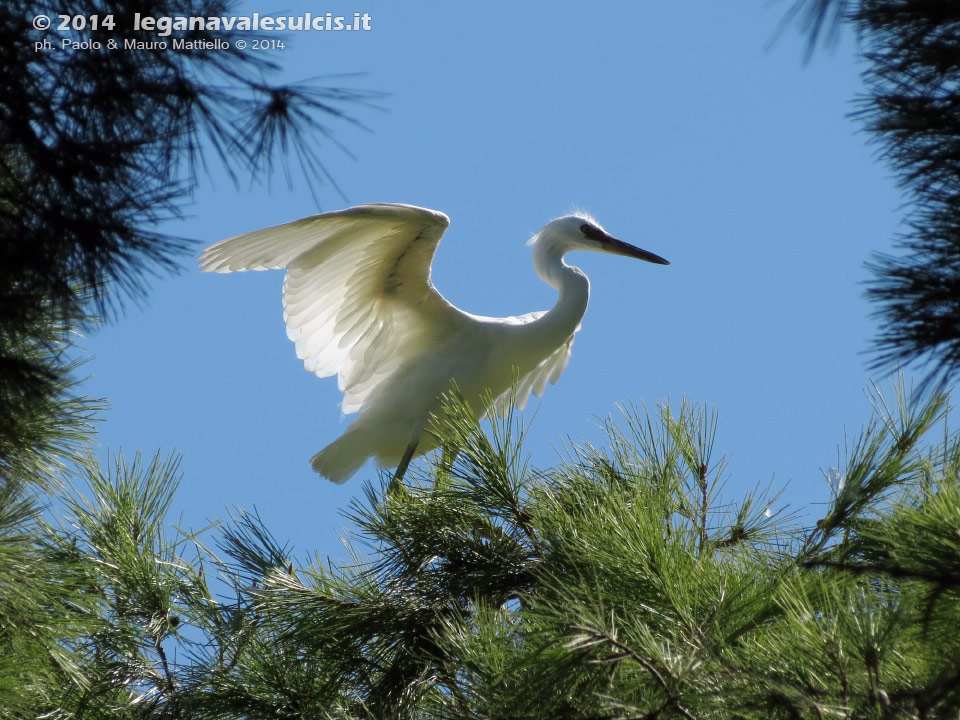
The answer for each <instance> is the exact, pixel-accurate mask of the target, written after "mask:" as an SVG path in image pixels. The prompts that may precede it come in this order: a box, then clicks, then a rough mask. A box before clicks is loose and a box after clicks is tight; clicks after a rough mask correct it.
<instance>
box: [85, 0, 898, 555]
mask: <svg viewBox="0 0 960 720" xmlns="http://www.w3.org/2000/svg"><path fill="white" fill-rule="evenodd" d="M789 5H790V3H789V2H786V1H785V2H779V3H764V2H756V3H732V4H731V3H716V2H712V1H706V0H701V1H699V2H687V3H621V2H616V3H614V2H598V3H594V4H593V5H592V6H591V8H590V9H586V7H585V6H583V5H582V4H580V3H572V2H567V3H563V2H550V3H547V2H528V3H524V4H522V5H518V4H515V3H508V2H486V3H483V4H479V3H450V2H444V3H441V2H421V3H406V4H403V5H401V4H400V3H396V2H381V1H380V0H363V2H360V1H359V0H354V2H349V3H348V2H339V1H337V2H331V3H328V4H326V5H325V6H324V7H323V11H325V12H326V11H329V12H333V13H335V14H343V15H347V16H352V15H353V13H354V12H367V13H369V14H370V16H371V27H372V29H371V31H369V32H365V33H346V32H343V33H325V32H302V33H296V34H290V35H288V36H287V37H285V38H284V40H285V41H286V45H287V47H286V49H285V50H276V51H268V52H269V55H270V57H271V59H274V60H275V61H276V62H277V63H279V64H280V65H282V67H283V71H282V77H283V78H284V79H287V80H291V81H297V80H304V79H308V78H315V77H317V76H321V75H330V74H337V73H355V72H360V73H364V75H363V76H360V77H352V78H338V79H335V80H331V81H330V82H331V83H337V84H343V85H350V86H352V87H356V88H360V89H365V90H378V91H383V92H385V93H388V95H387V96H386V97H384V98H382V100H380V101H379V104H380V105H381V106H382V108H383V109H382V110H375V109H363V108H355V112H356V114H357V116H358V118H359V119H360V120H362V121H363V123H364V124H365V125H366V126H367V127H368V128H369V131H366V130H362V129H359V128H356V127H353V126H350V125H347V124H339V125H337V124H334V125H333V128H334V129H335V131H336V135H337V138H338V139H339V140H340V141H341V142H342V143H343V144H344V145H345V146H346V147H348V148H349V149H350V151H351V152H352V153H353V154H354V155H355V158H353V159H352V158H350V157H348V156H347V155H345V154H344V153H343V152H341V151H340V150H338V149H337V148H336V147H334V146H332V145H330V146H328V147H327V152H326V155H325V160H326V164H327V167H328V169H329V170H330V172H331V173H332V174H333V175H334V177H335V178H336V180H337V182H338V183H339V184H340V186H341V187H342V189H343V191H344V193H345V194H346V196H347V200H343V199H342V198H341V197H339V196H338V195H337V194H336V193H335V192H334V191H333V189H332V188H330V187H329V186H328V187H325V188H322V189H321V192H320V200H321V203H322V209H324V210H333V209H338V208H340V207H344V206H347V205H353V204H359V203H363V202H378V201H379V202H406V203H413V204H417V205H423V206H427V207H431V208H436V209H439V210H442V211H443V212H445V213H447V214H448V215H449V216H450V218H451V220H452V222H451V226H450V229H449V230H448V231H447V235H446V237H445V238H444V240H443V242H442V243H441V245H440V248H439V250H438V254H437V257H436V260H435V262H434V281H435V284H436V285H437V287H438V289H439V290H440V291H441V292H442V293H444V294H445V295H446V296H447V298H448V299H450V300H451V301H452V302H453V303H455V304H456V305H458V306H460V307H462V308H464V309H466V310H469V311H471V312H475V313H479V314H485V315H515V314H519V313H524V312H528V311H531V310H538V309H545V308H548V307H550V305H551V304H552V303H553V300H554V291H553V290H552V289H551V288H549V287H548V286H546V285H545V284H543V283H542V282H541V281H540V280H539V279H538V278H537V277H536V275H535V274H534V272H533V268H532V265H531V262H530V249H529V248H528V247H527V246H526V245H525V242H526V240H527V239H528V238H529V237H530V235H531V234H532V233H533V232H535V231H536V230H538V229H539V228H540V227H541V226H542V225H543V224H545V223H546V222H547V221H548V220H550V219H551V218H553V217H556V216H558V215H561V214H565V213H567V212H568V211H570V210H571V209H573V208H575V207H579V208H584V209H586V210H589V211H590V212H591V213H592V214H594V215H595V216H596V217H597V218H598V220H599V221H600V222H601V223H602V224H603V225H604V226H605V227H606V229H607V230H608V231H609V232H610V233H611V234H613V235H614V236H616V237H619V238H621V239H623V240H626V241H628V242H631V243H633V244H636V245H639V246H640V247H643V248H646V249H648V250H651V251H653V252H655V253H658V254H660V255H663V256H664V257H666V258H668V259H669V260H670V261H671V262H672V265H671V266H670V267H660V266H654V265H648V264H645V263H639V262H634V261H631V260H628V259H625V258H617V257H613V256H605V255H597V254H587V253H581V254H578V255H572V256H570V257H569V258H568V259H569V261H571V262H572V263H574V264H576V265H578V266H580V267H581V268H582V269H583V270H584V271H585V272H586V273H587V274H588V275H589V277H590V279H591V283H592V296H591V301H590V307H589V308H588V310H587V314H586V317H585V318H584V322H583V329H582V330H581V332H580V333H579V334H578V335H577V339H576V343H575V345H574V349H573V356H572V359H571V362H570V364H569V366H568V368H567V370H566V372H565V373H564V375H563V377H562V378H561V379H560V382H559V383H558V384H557V385H556V386H550V387H548V389H547V392H546V393H545V394H544V397H543V398H542V399H541V400H540V402H539V403H537V402H531V404H530V406H529V407H528V411H527V413H526V415H527V417H529V416H530V415H531V411H533V410H536V417H535V419H534V422H533V426H532V428H531V432H530V434H529V437H528V442H527V445H526V449H527V451H528V452H529V453H530V454H531V461H532V463H533V464H534V465H536V466H540V467H544V466H548V465H550V464H552V463H554V462H555V460H556V459H557V448H559V447H560V445H561V444H562V442H563V441H564V440H565V439H566V438H568V437H569V438H570V439H572V440H574V441H581V440H589V441H592V442H599V441H600V440H601V434H600V432H599V431H598V430H597V428H596V420H597V418H601V417H603V416H606V415H608V414H610V413H614V412H616V403H626V402H630V401H633V402H639V401H643V402H645V403H647V404H648V405H649V406H651V407H652V406H654V405H655V404H656V403H657V402H660V401H665V400H668V399H669V400H670V401H671V402H673V403H679V401H680V400H681V398H682V397H683V396H688V397H690V398H691V399H692V400H694V401H696V402H699V403H704V404H706V405H707V406H708V407H716V408H717V410H718V413H719V432H718V436H717V442H716V446H715V448H716V453H717V455H718V456H719V455H720V454H726V455H728V456H729V457H730V464H729V466H728V471H727V474H728V475H729V482H728V492H729V493H731V494H734V495H739V494H742V493H743V492H746V491H748V490H750V489H752V488H754V487H755V486H756V485H758V484H760V485H766V484H768V483H770V482H771V481H772V482H773V485H774V486H775V487H780V486H783V485H787V486H788V487H787V490H786V492H785V494H784V496H783V501H784V502H786V503H789V504H790V506H791V508H793V509H804V508H805V509H806V510H807V511H808V512H809V513H811V514H815V513H817V512H819V509H818V507H817V504H818V503H823V502H825V501H826V499H827V497H828V488H827V484H826V482H825V481H824V480H823V477H822V475H821V469H826V468H827V467H830V466H836V465H837V464H838V460H837V458H838V445H840V444H842V442H843V438H844V433H845V432H846V433H847V435H848V436H853V435H855V434H856V431H857V430H858V429H859V428H860V426H861V425H862V424H863V423H864V422H865V421H866V419H867V418H868V416H869V404H868V402H867V400H866V398H865V396H864V389H865V388H866V387H867V386H868V385H869V382H870V378H871V375H870V373H869V372H868V369H867V360H868V357H867V356H866V355H865V354H864V352H865V351H866V350H868V348H869V339H870V337H871V336H872V333H873V332H874V329H875V325H874V322H873V321H872V320H871V319H870V317H869V315H870V312H871V307H870V306H869V304H868V303H867V302H866V300H865V299H864V297H863V291H864V285H863V283H864V281H865V280H866V279H868V277H869V275H868V273H867V271H866V270H865V269H864V262H865V261H866V260H867V259H868V258H869V256H870V254H871V252H874V251H884V250H889V249H890V244H891V239H892V238H893V237H894V235H895V233H896V231H897V229H898V227H899V223H900V219H901V210H900V209H899V206H900V204H901V197H900V195H899V193H898V191H897V190H896V188H895V187H894V184H893V182H892V180H891V179H890V177H889V173H888V171H887V169H886V168H885V167H884V166H883V165H882V163H879V162H878V161H876V159H875V158H874V150H873V149H872V148H871V147H869V146H868V144H867V140H868V138H867V136H866V135H865V134H864V133H863V132H861V131H860V129H859V127H858V125H857V124H856V122H855V121H853V120H851V119H850V118H848V117H847V114H848V113H849V112H850V111H851V110H852V109H853V106H852V105H851V100H852V99H853V98H854V97H855V95H856V94H857V93H859V92H861V91H862V86H861V83H860V80H859V77H858V72H859V68H858V65H857V62H856V58H855V46H854V43H853V41H852V39H851V38H850V37H849V36H848V37H846V38H844V39H843V41H842V42H841V44H840V45H839V46H838V47H837V48H836V49H834V50H832V51H824V50H821V51H819V52H817V53H816V54H815V55H814V57H813V59H812V61H811V62H810V63H809V64H806V65H804V64H803V62H802V57H803V39H802V38H801V37H800V36H799V34H798V33H797V32H796V30H795V29H792V28H788V29H787V30H786V31H785V32H784V33H783V34H782V35H780V36H779V38H778V39H777V40H776V41H775V42H774V43H773V44H772V46H770V42H771V39H772V38H774V36H775V34H776V32H777V29H778V28H779V26H780V22H781V19H782V17H783V14H784V13H785V12H786V10H787V8H788V6H789ZM255 11H258V12H262V13H266V12H276V11H277V10H276V8H275V7H273V6H269V7H268V6H266V5H263V4H258V3H255V2H254V3H245V4H241V5H240V6H239V7H238V8H237V14H243V13H252V12H255ZM306 11H313V12H317V8H316V7H314V6H312V5H311V4H310V3H295V2H290V3H288V4H287V6H285V7H284V8H283V12H284V13H287V12H289V13H293V14H296V13H301V12H306ZM768 46H769V47H768ZM259 180H262V178H254V179H252V181H251V183H249V184H247V183H246V182H244V183H243V184H242V186H241V187H239V188H237V187H234V186H233V185H232V184H231V183H230V182H229V181H228V180H226V179H224V178H223V177H222V176H220V175H218V176H216V177H214V178H213V179H212V180H211V181H209V182H204V183H203V184H202V186H201V187H200V188H199V190H198V192H197V193H196V195H195V198H194V202H193V203H192V204H191V205H190V206H189V207H188V208H187V211H188V213H189V217H187V218H186V219H185V220H183V221H182V222H178V223H176V224H171V225H169V226H167V227H165V229H166V230H167V231H170V232H174V233H176V234H178V235H184V236H188V237H191V238H195V239H197V240H198V241H199V244H198V247H197V251H198V252H199V251H200V250H201V249H202V247H204V246H206V245H208V244H210V243H212V242H215V241H217V240H220V239H222V238H225V237H228V236H231V235H235V234H238V233H242V232H247V231H251V230H255V229H259V228H262V227H266V226H270V225H274V224H278V223H281V222H285V221H288V220H293V219H296V218H299V217H302V216H305V215H309V214H312V213H314V212H316V211H317V207H316V205H315V203H314V201H313V199H312V197H311V194H310V192H309V190H308V189H307V187H306V185H305V184H304V183H303V182H301V181H299V180H297V179H295V180H294V183H293V186H292V187H288V186H287V184H286V183H285V182H284V181H283V179H282V177H277V178H274V181H273V182H272V183H269V184H268V183H266V182H258V181H259ZM281 282H282V273H279V272H273V273H240V274H233V275H226V276H223V275H203V274H201V273H200V272H199V270H198V269H197V268H196V266H195V263H194V262H193V261H192V260H190V259H187V260H185V262H184V271H183V272H182V273H181V274H180V275H179V276H177V277H174V278H167V279H162V280H158V281H156V282H155V283H154V284H153V290H152V292H151V294H150V298H149V302H148V304H147V305H146V306H145V307H144V308H140V309H138V308H134V307H131V308H129V310H128V312H127V315H126V317H124V318H122V319H121V320H119V321H117V322H116V323H114V324H112V325H110V326H108V327H106V328H104V329H103V330H101V331H99V332H98V333H96V334H95V335H92V336H91V337H89V338H87V339H86V342H85V347H86V348H87V350H88V351H89V353H90V354H91V355H92V356H93V358H94V359H92V360H91V361H90V363H89V364H88V365H87V366H86V370H87V372H88V373H89V374H90V378H89V380H88V381H87V383H86V391H87V392H88V393H89V394H91V395H95V396H104V397H106V398H108V399H109V401H110V403H111V408H110V409H109V410H108V411H107V412H105V413H104V415H103V423H102V424H101V427H100V435H99V443H100V446H101V450H102V452H103V453H104V455H106V453H107V452H108V451H117V450H121V449H122V450H123V452H124V453H126V454H132V453H133V452H134V451H136V450H138V449H140V450H143V452H144V453H146V454H148V455H150V454H152V453H153V452H155V451H156V450H157V449H161V450H163V451H164V452H173V451H177V452H179V453H181V454H182V455H183V462H182V470H183V472H184V479H183V482H182V485H181V489H180V492H179V495H178V501H177V503H176V507H177V508H178V512H180V513H182V521H183V523H184V524H186V525H191V526H193V527H199V526H200V525H202V524H203V523H204V521H205V519H207V518H216V517H223V516H224V515H225V514H226V512H227V509H228V508H231V507H233V506H239V507H243V508H247V509H251V508H253V507H256V508H257V510H258V511H259V512H260V514H261V516H262V517H263V518H264V520H265V521H266V522H267V524H268V525H269V526H270V527H271V529H272V530H273V531H274V532H275V534H276V535H277V536H278V537H279V538H280V539H283V540H289V541H291V542H292V544H293V545H294V546H295V550H296V552H298V553H300V554H303V553H305V552H307V551H313V550H318V551H319V552H321V553H322V554H331V555H333V556H334V557H338V556H341V555H342V549H341V546H340V545H339V541H338V536H337V533H338V532H339V531H341V530H342V528H343V526H344V521H343V519H342V518H341V517H340V515H339V512H340V510H341V509H343V508H345V507H346V506H347V504H348V503H349V501H350V499H351V498H354V497H359V496H360V491H361V484H362V483H361V481H362V480H363V478H364V477H370V476H371V475H372V474H373V473H374V471H373V469H372V468H371V467H370V466H367V468H366V469H365V470H363V471H361V473H359V474H358V475H357V476H356V477H355V478H354V479H353V480H351V481H350V482H349V483H347V484H346V485H344V486H334V485H331V484H329V483H328V482H326V481H325V480H321V479H319V478H318V477H317V476H315V475H314V474H313V473H312V472H311V471H310V468H309V466H308V464H307V460H308V458H309V457H310V456H311V455H312V454H313V453H315V452H316V451H317V450H319V449H320V448H322V447H323V446H324V445H326V444H327V443H329V442H330V441H331V440H333V439H334V438H335V437H336V436H337V435H339V434H340V433H341V432H342V431H343V430H344V429H345V428H346V426H347V424H348V422H349V420H350V418H346V419H345V418H342V417H341V414H340V410H339V406H338V404H339V401H340V395H339V392H338V391H337V387H336V381H335V380H334V379H332V378H330V379H326V380H319V379H318V378H316V377H315V376H313V375H312V374H309V373H307V372H306V371H304V369H303V366H302V364H301V362H300V361H299V360H297V358H296V355H295V353H294V348H293V345H292V344H291V343H289V342H288V341H287V339H286V336H285V332H284V327H283V322H282V316H281V304H280V286H281Z"/></svg>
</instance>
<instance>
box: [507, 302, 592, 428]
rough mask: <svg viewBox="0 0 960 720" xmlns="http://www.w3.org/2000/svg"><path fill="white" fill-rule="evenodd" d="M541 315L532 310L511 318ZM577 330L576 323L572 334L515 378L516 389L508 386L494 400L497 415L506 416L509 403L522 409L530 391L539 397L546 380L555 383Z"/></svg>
mask: <svg viewBox="0 0 960 720" xmlns="http://www.w3.org/2000/svg"><path fill="white" fill-rule="evenodd" d="M543 315H544V312H543V311H540V312H533V313H528V314H526V315H523V316H521V317H518V318H513V320H514V321H515V322H517V323H521V324H525V323H528V322H533V321H534V320H537V319H539V318H540V317H541V316H543ZM579 330H580V325H577V327H576V328H575V329H574V331H573V334H571V335H570V337H569V338H567V339H566V341H565V342H563V343H562V344H561V345H560V346H558V347H557V349H556V350H554V351H553V352H552V353H550V354H549V355H547V357H545V358H544V359H543V360H541V361H540V363H538V364H537V365H536V366H534V367H533V369H531V370H530V371H529V372H527V373H526V374H525V375H523V376H521V377H519V378H517V384H516V389H514V388H510V389H509V390H507V391H506V392H505V393H503V394H502V395H501V396H500V397H498V398H496V399H495V400H494V403H493V410H494V412H495V413H496V414H497V415H498V416H500V417H506V414H507V412H509V410H510V407H511V403H512V404H513V405H514V406H516V408H517V410H523V409H524V408H525V407H526V406H527V401H528V400H529V399H530V393H531V392H532V393H533V394H534V395H536V396H537V397H540V396H541V395H543V391H544V390H545V389H546V387H547V383H548V382H549V383H550V384H551V385H555V384H556V382H557V380H559V379H560V375H562V374H563V371H564V370H566V368H567V363H568V362H569V361H570V353H571V352H572V351H573V338H574V336H575V335H576V333H577V332H578V331H579Z"/></svg>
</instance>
